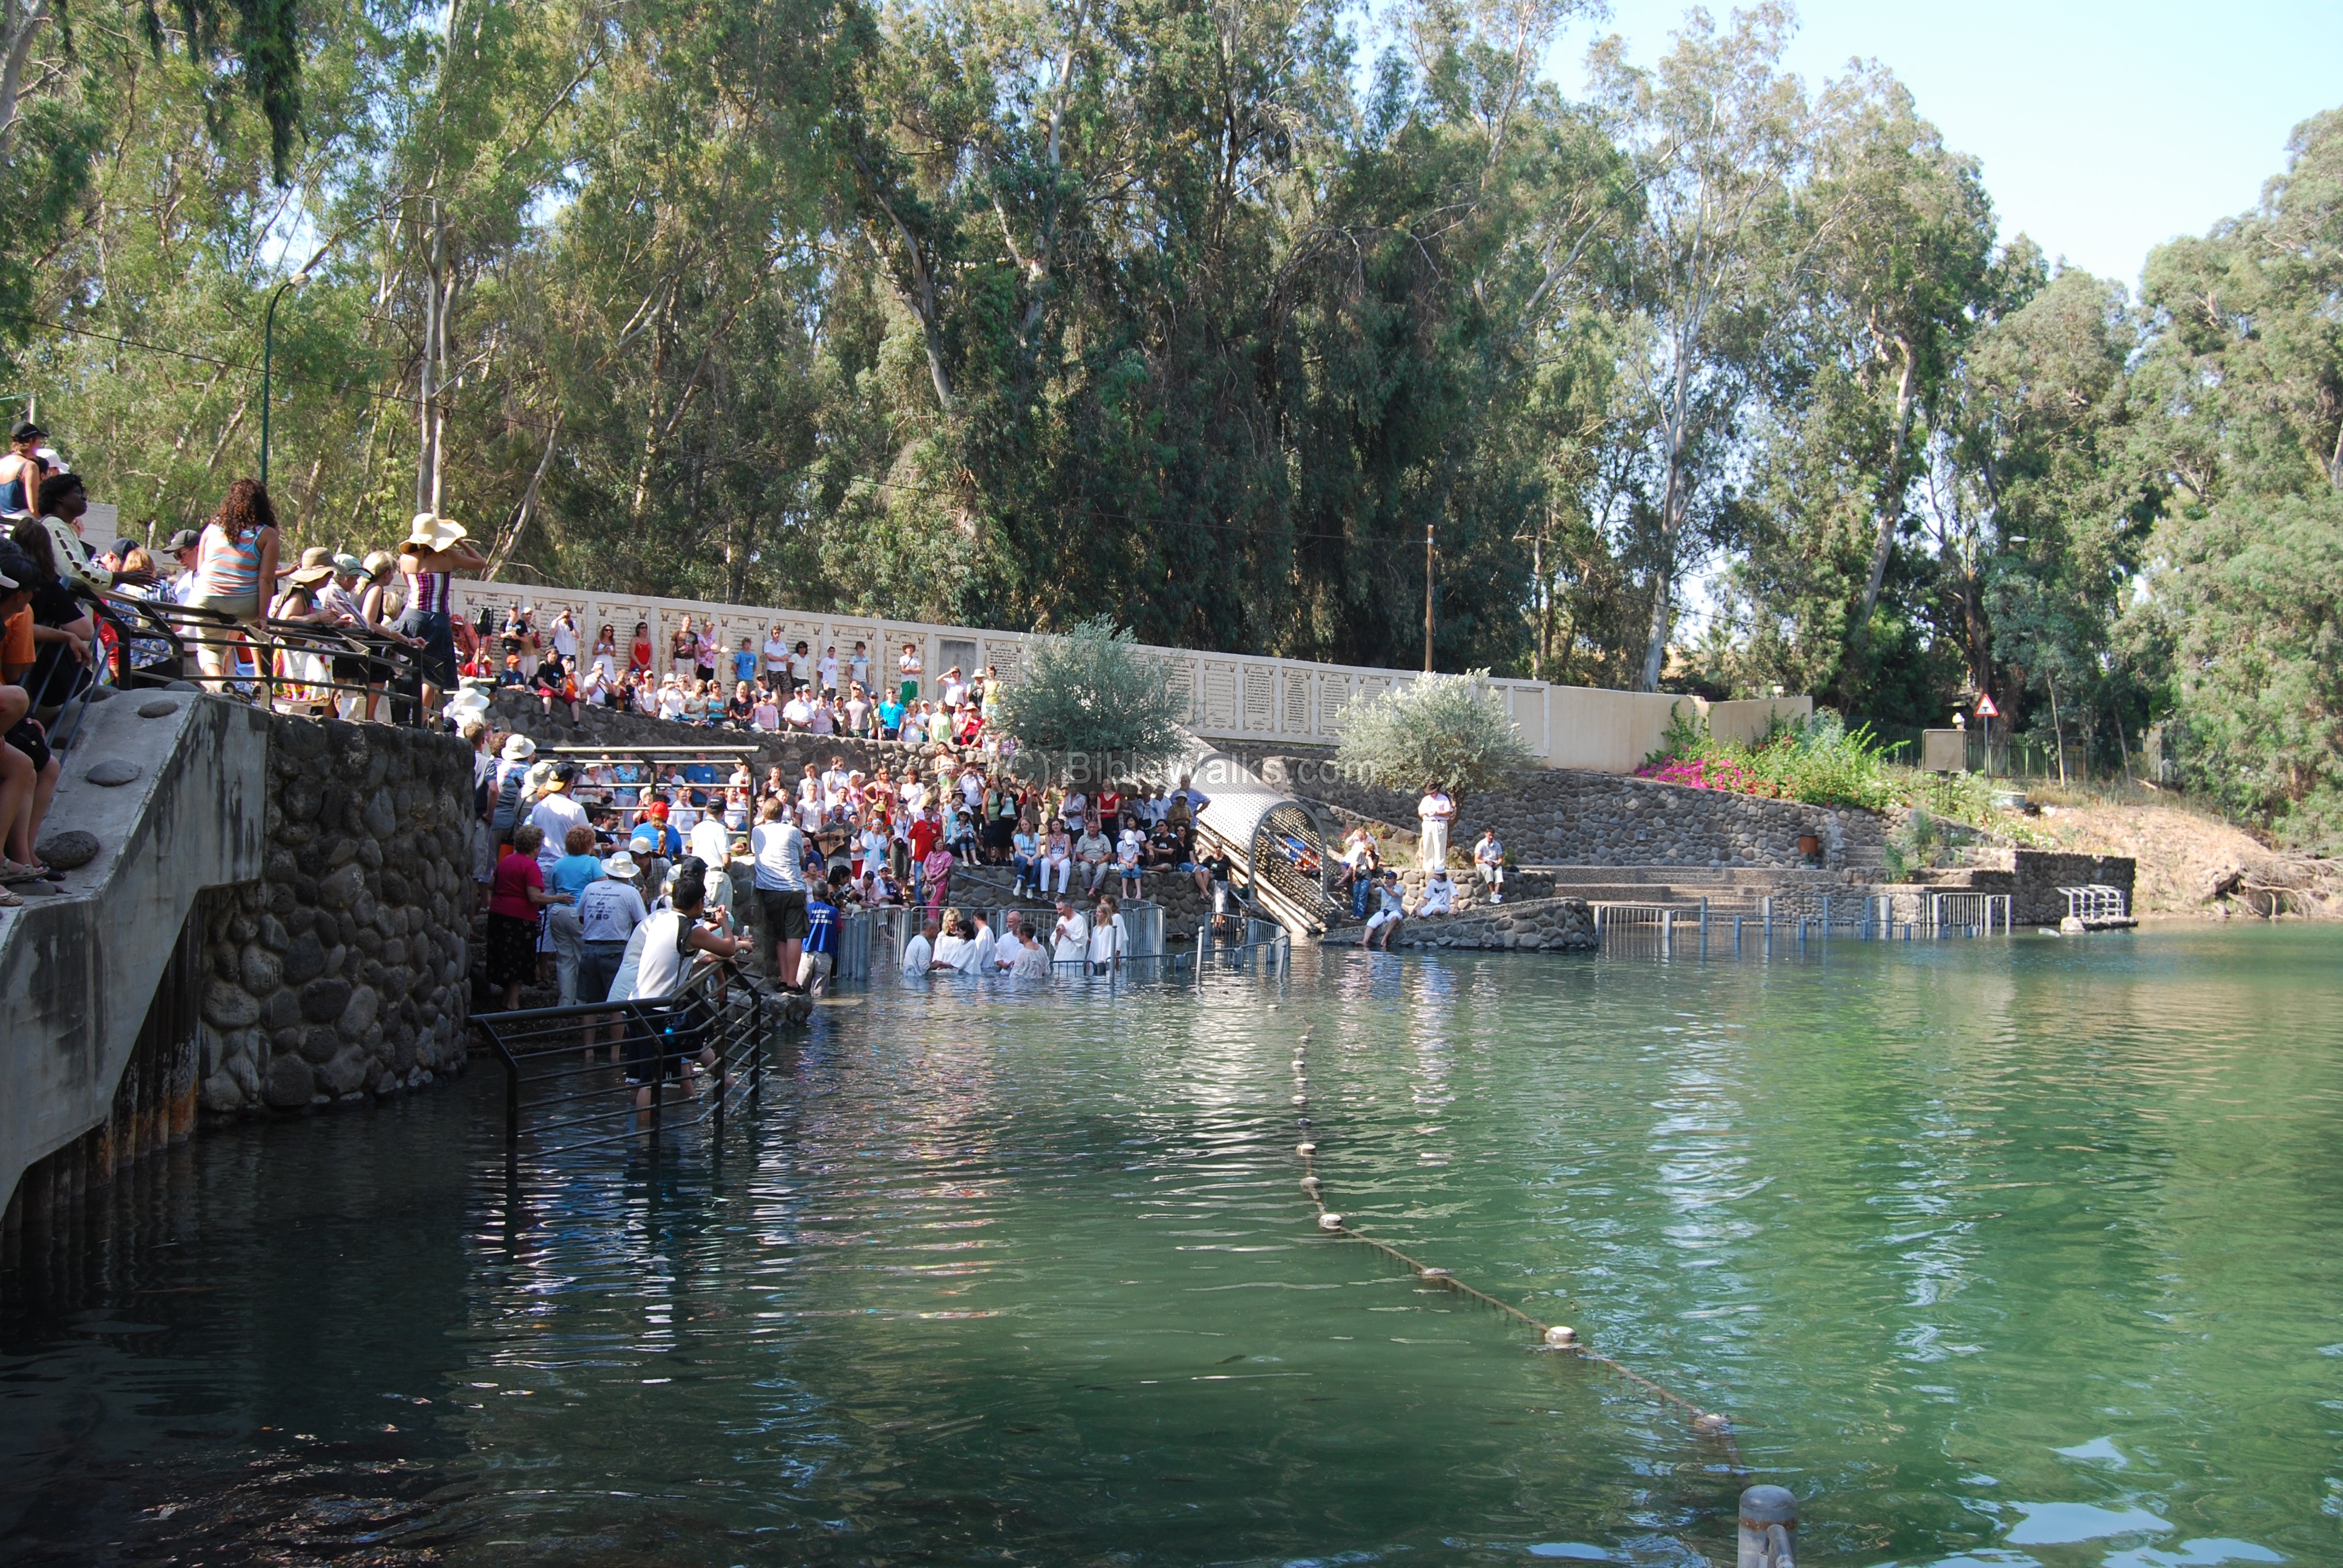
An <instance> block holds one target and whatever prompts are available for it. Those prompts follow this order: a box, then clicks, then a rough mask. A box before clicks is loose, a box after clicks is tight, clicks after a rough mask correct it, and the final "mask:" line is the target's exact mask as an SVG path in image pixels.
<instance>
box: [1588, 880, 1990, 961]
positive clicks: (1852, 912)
mask: <svg viewBox="0 0 2343 1568" xmlns="http://www.w3.org/2000/svg"><path fill="white" fill-rule="evenodd" d="M1593 908H1594V935H1595V940H1596V941H1597V943H1599V944H1600V946H1601V947H1602V948H1603V950H1604V951H1614V950H1616V951H1638V950H1640V951H1657V952H1659V953H1663V954H1672V953H1674V952H1675V951H1676V950H1678V949H1679V948H1682V949H1684V950H1686V951H1691V952H1697V953H1699V954H1700V955H1701V956H1703V957H1706V956H1707V955H1708V954H1710V953H1712V952H1718V953H1726V952H1731V953H1739V952H1746V951H1751V950H1756V951H1770V950H1773V948H1774V947H1775V944H1776V943H1798V944H1803V943H1805V942H1809V941H1825V940H1829V939H1831V938H1833V937H1839V938H1852V939H1854V940H1857V941H1914V940H1919V939H1921V938H1924V937H1925V938H1927V939H1929V940H1935V939H1937V938H1940V937H1980V936H1991V935H1993V934H1994V932H1995V930H1996V928H1997V929H1998V930H2000V932H2001V933H2002V934H2003V935H2004V936H2006V935H2008V934H2009V930H2010V896H2009V895H2008V894H2006V893H1966V892H1951V893H1932V894H1930V895H1929V896H1928V901H1927V904H1926V907H1925V909H1923V910H1919V911H1916V912H1917V913H1918V914H1919V915H1920V918H1919V919H1917V920H1912V919H1902V920H1899V919H1898V918H1897V916H1898V914H1899V913H1902V912H1907V911H1899V910H1897V908H1896V899H1895V898H1894V897H1893V896H1892V895H1889V894H1885V893H1877V894H1872V893H1856V894H1845V895H1839V894H1830V893H1825V894H1824V895H1822V897H1821V899H1820V900H1819V901H1818V902H1816V903H1813V904H1809V905H1808V906H1807V907H1805V909H1804V910H1798V909H1794V908H1790V907H1787V906H1786V904H1785V902H1783V901H1780V900H1775V899H1773V898H1760V899H1755V900H1737V901H1735V902H1730V903H1727V902H1724V901H1721V900H1706V899H1704V900H1701V901H1700V902H1698V903H1696V904H1695V903H1682V904H1633V903H1612V902H1604V903H1598V904H1595V905H1594V906H1593Z"/></svg>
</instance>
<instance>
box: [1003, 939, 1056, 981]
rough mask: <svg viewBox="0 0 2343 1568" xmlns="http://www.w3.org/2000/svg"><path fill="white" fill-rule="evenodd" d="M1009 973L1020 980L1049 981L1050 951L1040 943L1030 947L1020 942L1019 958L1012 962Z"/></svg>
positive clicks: (1018, 946) (1018, 947) (1018, 948)
mask: <svg viewBox="0 0 2343 1568" xmlns="http://www.w3.org/2000/svg"><path fill="white" fill-rule="evenodd" d="M1009 972H1010V974H1011V976H1013V977H1014V978H1016V979H1018V980H1047V979H1049V978H1050V950H1049V949H1047V948H1045V947H1043V946H1042V945H1041V943H1040V942H1034V943H1032V944H1031V945H1030V946H1029V945H1027V944H1026V943H1023V942H1020V943H1019V944H1018V945H1017V956H1016V958H1015V959H1013V960H1011V962H1010V965H1009Z"/></svg>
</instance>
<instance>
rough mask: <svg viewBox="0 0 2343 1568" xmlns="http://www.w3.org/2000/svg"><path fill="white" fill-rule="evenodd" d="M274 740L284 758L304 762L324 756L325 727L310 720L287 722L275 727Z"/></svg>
mask: <svg viewBox="0 0 2343 1568" xmlns="http://www.w3.org/2000/svg"><path fill="white" fill-rule="evenodd" d="M276 740H277V748H278V749H280V750H281V751H283V753H284V754H285V755H286V756H287V757H292V758H296V759H299V760H301V761H304V762H306V761H308V760H310V759H313V758H318V757H323V756H324V755H325V754H326V730H325V727H324V726H323V725H321V724H318V723H317V722H316V721H314V720H311V719H288V720H287V721H286V722H285V723H283V724H281V725H279V726H278V727H277V736H276Z"/></svg>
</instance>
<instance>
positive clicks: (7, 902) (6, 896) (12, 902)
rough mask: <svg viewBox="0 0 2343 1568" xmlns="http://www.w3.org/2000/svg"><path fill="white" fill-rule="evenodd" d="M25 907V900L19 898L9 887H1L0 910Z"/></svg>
mask: <svg viewBox="0 0 2343 1568" xmlns="http://www.w3.org/2000/svg"><path fill="white" fill-rule="evenodd" d="M24 907H25V900H22V899H20V898H18V897H17V896H16V895H15V894H14V893H12V892H10V891H9V890H7V889H5V888H0V910H21V909H23V908H24Z"/></svg>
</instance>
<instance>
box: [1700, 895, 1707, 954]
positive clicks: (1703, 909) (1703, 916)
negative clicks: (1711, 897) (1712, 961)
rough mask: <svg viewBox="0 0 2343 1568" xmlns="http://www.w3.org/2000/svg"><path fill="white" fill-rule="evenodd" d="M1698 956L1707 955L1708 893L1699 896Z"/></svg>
mask: <svg viewBox="0 0 2343 1568" xmlns="http://www.w3.org/2000/svg"><path fill="white" fill-rule="evenodd" d="M1700 956H1701V957H1703V958H1706V957H1708V895H1707V894H1706V893H1703V894H1702V895H1701V896H1700Z"/></svg>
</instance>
